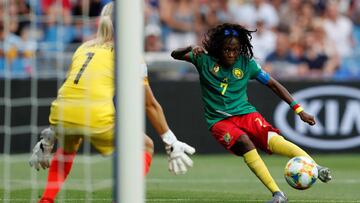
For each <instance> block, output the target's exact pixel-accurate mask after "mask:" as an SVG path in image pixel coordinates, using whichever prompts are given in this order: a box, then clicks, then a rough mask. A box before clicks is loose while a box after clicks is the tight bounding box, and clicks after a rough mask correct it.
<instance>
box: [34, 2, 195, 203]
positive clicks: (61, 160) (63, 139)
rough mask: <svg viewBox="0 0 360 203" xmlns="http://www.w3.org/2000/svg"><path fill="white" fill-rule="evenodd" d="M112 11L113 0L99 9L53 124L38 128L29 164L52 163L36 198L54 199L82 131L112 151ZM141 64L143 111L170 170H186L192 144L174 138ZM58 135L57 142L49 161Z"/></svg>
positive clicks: (148, 143)
mask: <svg viewBox="0 0 360 203" xmlns="http://www.w3.org/2000/svg"><path fill="white" fill-rule="evenodd" d="M112 11H113V3H112V2H110V3H108V4H107V5H106V6H105V7H104V8H103V10H102V12H101V16H100V21H99V27H98V32H97V37H96V39H94V40H91V41H88V42H85V43H84V44H83V45H81V46H80V47H79V48H78V49H77V50H76V52H75V53H74V56H73V58H72V64H71V66H70V69H69V72H68V74H67V78H66V80H65V82H64V84H63V85H62V87H61V88H60V90H59V92H58V96H57V99H56V100H55V101H54V102H53V103H52V104H51V112H50V116H49V120H50V124H51V127H50V128H47V129H45V130H43V131H42V132H41V137H42V139H41V140H40V141H39V142H38V143H37V144H36V146H35V147H34V150H33V154H32V156H31V158H30V165H31V166H32V167H34V168H36V169H37V170H39V169H40V168H43V169H46V168H49V167H50V168H49V173H48V180H47V185H46V188H45V191H44V193H43V195H42V198H41V199H40V202H43V203H45V202H54V199H55V197H56V195H57V193H58V192H59V190H60V189H61V186H62V184H63V182H64V181H65V179H66V177H67V175H68V174H69V172H70V169H71V166H72V163H73V160H74V157H75V154H76V152H77V150H78V149H79V146H80V144H81V143H82V140H83V139H84V137H88V138H89V139H90V141H91V144H92V145H93V146H94V147H95V148H96V149H97V151H99V152H100V153H101V154H103V155H110V154H112V152H113V151H114V146H113V145H114V143H113V130H114V111H115V108H114V104H113V98H114V51H113V50H114V46H113V24H112ZM141 68H142V71H143V73H144V75H143V77H144V86H145V109H146V114H147V117H148V118H149V120H150V122H151V124H152V125H153V127H154V128H155V130H156V131H157V133H158V134H159V135H160V136H161V138H162V140H163V141H164V143H165V146H166V152H167V154H168V156H169V170H170V172H172V173H174V174H184V173H186V172H187V170H188V168H189V167H191V166H192V164H193V162H192V160H191V159H190V158H189V157H188V155H187V154H193V153H194V152H195V149H194V148H193V147H191V146H189V145H187V144H186V143H183V142H180V141H178V140H177V139H176V137H175V135H174V134H173V133H172V131H171V130H170V129H169V127H168V124H167V122H166V119H165V116H164V112H163V110H162V107H161V106H160V104H159V103H158V102H157V100H156V99H155V97H154V95H153V93H152V91H151V88H150V86H149V83H148V80H147V67H146V64H145V63H142V65H141ZM129 136H132V135H129ZM56 139H57V140H58V141H59V146H60V147H59V148H58V149H57V151H56V153H55V155H54V156H53V158H52V160H51V162H50V163H49V158H50V153H51V150H52V148H53V145H54V143H55V140H56ZM144 139H145V141H144V142H145V149H144V166H145V167H144V174H147V172H148V171H149V167H150V164H151V160H152V154H153V150H154V146H153V142H152V140H151V139H150V137H148V136H147V135H145V137H144ZM186 153H187V154H186Z"/></svg>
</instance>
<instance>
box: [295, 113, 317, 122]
mask: <svg viewBox="0 0 360 203" xmlns="http://www.w3.org/2000/svg"><path fill="white" fill-rule="evenodd" d="M299 116H300V118H301V120H302V121H304V122H305V123H308V124H309V125H315V124H316V122H315V119H314V116H312V115H310V114H308V113H306V112H305V111H302V112H300V113H299Z"/></svg>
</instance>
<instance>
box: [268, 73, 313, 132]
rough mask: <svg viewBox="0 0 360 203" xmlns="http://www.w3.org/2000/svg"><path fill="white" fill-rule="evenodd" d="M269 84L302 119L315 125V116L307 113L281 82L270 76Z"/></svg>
mask: <svg viewBox="0 0 360 203" xmlns="http://www.w3.org/2000/svg"><path fill="white" fill-rule="evenodd" d="M267 86H268V87H269V88H270V89H271V90H272V91H273V92H275V93H276V94H277V95H278V96H279V97H280V98H281V99H282V100H284V101H285V102H286V103H288V104H289V105H290V106H291V108H292V109H293V110H294V111H295V113H297V114H298V115H299V116H300V118H301V120H302V121H304V122H306V123H308V124H309V125H315V124H316V122H315V119H314V116H312V115H310V114H308V113H306V112H305V111H304V109H303V108H302V107H301V106H300V105H299V104H298V103H297V102H296V101H295V100H294V99H293V98H292V96H291V94H290V93H289V91H288V90H287V89H286V88H285V87H284V86H283V85H282V84H280V83H279V82H278V81H277V80H275V79H274V78H272V77H270V80H269V82H268V84H267Z"/></svg>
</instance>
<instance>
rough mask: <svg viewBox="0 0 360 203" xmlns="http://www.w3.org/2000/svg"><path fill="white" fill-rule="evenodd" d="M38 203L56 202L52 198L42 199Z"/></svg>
mask: <svg viewBox="0 0 360 203" xmlns="http://www.w3.org/2000/svg"><path fill="white" fill-rule="evenodd" d="M38 203H54V200H52V199H50V198H44V197H43V198H41V199H40V200H39V202H38Z"/></svg>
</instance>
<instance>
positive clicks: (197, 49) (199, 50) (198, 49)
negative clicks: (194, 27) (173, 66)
mask: <svg viewBox="0 0 360 203" xmlns="http://www.w3.org/2000/svg"><path fill="white" fill-rule="evenodd" d="M191 51H192V52H193V53H194V55H195V56H199V55H200V54H203V53H205V54H207V53H208V52H207V51H206V50H205V49H204V47H201V46H195V47H193V48H192V50H191Z"/></svg>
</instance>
